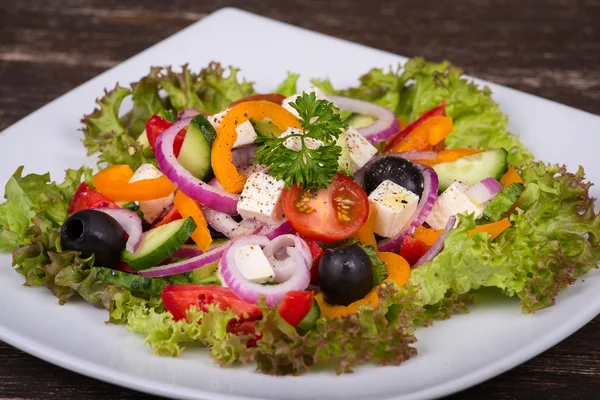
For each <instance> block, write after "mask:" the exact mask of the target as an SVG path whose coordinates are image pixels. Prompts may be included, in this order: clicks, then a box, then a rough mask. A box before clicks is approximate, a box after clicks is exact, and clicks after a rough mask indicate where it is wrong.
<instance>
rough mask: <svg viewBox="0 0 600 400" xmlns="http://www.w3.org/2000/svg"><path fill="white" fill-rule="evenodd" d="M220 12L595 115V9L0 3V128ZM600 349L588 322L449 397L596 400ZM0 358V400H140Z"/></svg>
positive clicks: (251, 0)
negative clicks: (450, 69)
mask: <svg viewBox="0 0 600 400" xmlns="http://www.w3.org/2000/svg"><path fill="white" fill-rule="evenodd" d="M225 6H235V7H239V8H243V9H246V10H249V11H252V12H254V13H257V14H262V15H265V16H268V17H271V18H274V19H278V20H281V21H284V22H288V23H291V24H294V25H299V26H303V27H305V28H308V29H311V30H315V31H319V32H322V33H326V34H329V35H333V36H338V37H340V38H344V39H347V40H351V41H354V42H358V43H362V44H365V45H368V46H372V47H376V48H379V49H383V50H387V51H390V52H394V53H397V54H402V55H405V56H415V55H424V56H426V57H428V58H431V59H434V60H441V59H443V58H448V59H450V60H452V61H453V62H455V63H456V64H458V65H461V66H463V67H464V68H465V69H466V70H467V72H468V73H469V74H472V75H475V76H478V77H481V78H484V79H489V80H491V81H494V82H498V83H501V84H505V85H508V86H510V87H513V88H516V89H519V90H523V91H526V92H529V93H533V94H536V95H539V96H543V97H546V98H549V99H552V100H556V101H558V102H561V103H565V104H568V105H571V106H574V107H577V108H581V109H583V110H586V111H589V112H592V113H596V114H600V22H599V21H600V2H599V1H576V0H562V1H525V0H510V1H490V0H487V1H486V0H479V1H477V0H471V1H468V0H460V1H458V0H456V1H452V2H450V1H448V2H443V1H397V0H396V1H383V0H368V1H360V0H355V1H351V0H340V1H332V0H319V1H308V0H295V1H285V2H284V1H265V0H247V1H241V0H240V1H225V0H212V1H193V0H185V1H184V0H170V1H159V0H145V1H126V0H55V1H52V2H49V1H43V0H10V1H9V0H0V130H1V129H3V128H5V127H7V126H9V125H10V124H12V123H14V122H16V121H17V120H19V119H20V118H22V117H24V116H26V115H27V114H29V113H31V112H32V111H34V110H36V109H37V108H39V107H40V106H42V105H44V104H46V103H47V102H49V101H50V100H52V99H54V98H56V97H58V96H59V95H61V94H63V93H65V92H67V91H69V90H70V89H72V88H74V87H75V86H77V85H79V84H81V83H83V82H85V81H87V80H88V79H90V78H92V77H94V76H95V75H97V74H99V73H101V72H102V71H104V70H106V69H107V68H109V67H111V66H113V65H116V64H118V63H119V62H121V61H122V60H124V59H126V58H128V57H130V56H132V55H134V54H136V53H138V52H139V51H141V50H143V49H145V48H147V47H149V46H150V45H152V44H153V43H155V42H158V41H160V40H161V39H164V38H166V37H167V36H169V35H171V34H172V33H174V32H176V31H178V30H180V29H182V28H184V27H185V26H187V25H189V24H191V23H193V22H195V21H197V20H200V19H202V18H203V17H204V16H205V15H206V14H208V13H210V12H212V11H214V10H216V9H218V8H221V7H225ZM163 61H164V62H168V60H163ZM250 78H251V77H250ZM599 343H600V318H596V319H595V320H593V321H592V322H591V323H589V324H588V325H587V326H585V327H584V328H582V329H581V330H580V331H579V332H577V333H575V334H574V335H573V336H571V337H570V338H568V339H566V340H564V341H563V342H562V343H560V344H558V345H557V346H555V347H554V348H552V349H550V350H548V351H546V352H545V353H543V354H542V355H540V356H538V357H536V358H535V359H533V360H531V361H529V362H527V363H525V364H523V365H521V366H519V367H517V368H515V369H513V370H512V371H509V372H507V373H505V374H503V375H501V376H499V377H497V378H494V379H492V380H490V381H488V382H485V383H483V384H481V385H479V386H476V387H474V388H471V389H469V390H467V391H464V392H462V393H459V394H457V395H455V396H453V397H452V398H453V399H478V398H486V399H599V398H600V344H599ZM0 357H1V360H0V398H7V399H22V398H25V399H75V398H82V399H108V398H110V399H125V398H150V397H149V396H146V395H143V394H140V393H137V392H133V391H130V390H127V389H124V388H120V387H117V386H113V385H110V384H107V383H104V382H100V381H96V380H93V379H90V378H87V377H84V376H81V375H78V374H76V373H73V372H70V371H66V370H63V369H61V368H59V367H56V366H54V365H51V364H48V363H46V362H43V361H41V360H38V359H36V358H34V357H32V356H29V355H27V354H25V353H23V352H21V351H18V350H16V349H14V348H12V347H11V346H8V345H7V344H4V343H1V342H0Z"/></svg>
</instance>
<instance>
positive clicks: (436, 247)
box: [411, 215, 456, 268]
mask: <svg viewBox="0 0 600 400" xmlns="http://www.w3.org/2000/svg"><path fill="white" fill-rule="evenodd" d="M455 222H456V215H453V216H451V217H450V218H449V219H448V222H447V223H446V227H445V228H444V230H443V232H442V233H441V234H440V236H438V238H437V240H436V241H435V242H433V245H432V246H431V247H430V248H429V250H427V252H426V253H425V254H423V255H422V256H421V258H419V259H418V260H417V262H416V263H415V264H414V265H413V266H412V267H411V268H417V267H418V266H420V265H423V264H425V263H427V262H429V261H432V260H433V259H434V258H435V256H437V255H438V254H440V252H441V251H442V250H443V249H444V240H445V239H446V236H448V233H449V232H450V231H451V230H452V229H454V223H455Z"/></svg>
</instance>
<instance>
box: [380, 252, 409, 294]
mask: <svg viewBox="0 0 600 400" xmlns="http://www.w3.org/2000/svg"><path fill="white" fill-rule="evenodd" d="M377 255H378V256H379V259H380V260H381V261H382V262H383V263H384V264H385V268H386V269H387V273H388V277H387V278H388V279H391V280H393V281H394V282H395V283H396V285H398V286H402V285H404V284H405V283H406V282H407V281H408V278H409V277H410V265H409V264H408V261H406V260H405V259H404V257H402V256H399V255H398V254H396V253H389V252H381V253H377Z"/></svg>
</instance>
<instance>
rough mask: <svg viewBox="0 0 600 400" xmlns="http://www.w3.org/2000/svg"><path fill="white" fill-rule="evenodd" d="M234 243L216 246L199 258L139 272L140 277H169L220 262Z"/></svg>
mask: <svg viewBox="0 0 600 400" xmlns="http://www.w3.org/2000/svg"><path fill="white" fill-rule="evenodd" d="M231 243H232V242H226V243H223V244H221V245H219V246H216V247H215V248H213V249H212V250H208V251H207V252H206V253H203V254H200V255H199V256H196V257H192V258H190V259H187V260H183V261H178V262H175V263H171V264H165V265H159V266H157V267H152V268H149V269H145V270H143V271H139V272H138V275H141V276H145V277H146V278H158V277H161V276H169V275H176V274H183V273H184V272H189V271H192V270H194V269H198V268H202V267H204V266H206V265H208V264H211V263H213V262H215V261H218V260H219V259H220V258H221V256H222V255H223V253H225V250H227V248H228V247H229V246H230V245H231Z"/></svg>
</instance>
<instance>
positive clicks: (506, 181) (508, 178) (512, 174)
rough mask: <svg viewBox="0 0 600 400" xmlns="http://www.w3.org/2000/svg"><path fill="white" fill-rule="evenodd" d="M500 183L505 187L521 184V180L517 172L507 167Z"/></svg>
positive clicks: (510, 166) (511, 167)
mask: <svg viewBox="0 0 600 400" xmlns="http://www.w3.org/2000/svg"><path fill="white" fill-rule="evenodd" d="M500 183H501V184H502V186H504V187H507V186H509V185H510V184H511V183H523V179H521V176H520V175H519V173H518V172H517V170H516V169H515V168H514V167H513V166H512V165H509V166H508V169H507V170H506V173H505V174H504V175H502V178H500Z"/></svg>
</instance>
